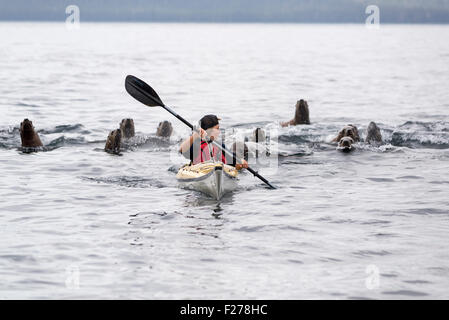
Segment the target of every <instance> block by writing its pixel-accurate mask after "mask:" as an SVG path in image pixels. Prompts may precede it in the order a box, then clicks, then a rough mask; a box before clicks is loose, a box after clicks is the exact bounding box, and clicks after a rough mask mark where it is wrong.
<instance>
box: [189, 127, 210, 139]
mask: <svg viewBox="0 0 449 320" xmlns="http://www.w3.org/2000/svg"><path fill="white" fill-rule="evenodd" d="M192 137H193V139H194V140H195V139H198V138H201V140H204V139H206V137H207V132H206V130H203V129H202V128H198V131H195V132H194V133H193V135H192Z"/></svg>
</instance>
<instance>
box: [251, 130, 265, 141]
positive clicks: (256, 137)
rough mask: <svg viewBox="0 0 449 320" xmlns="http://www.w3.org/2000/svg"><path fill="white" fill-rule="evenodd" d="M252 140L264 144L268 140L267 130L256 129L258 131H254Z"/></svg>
mask: <svg viewBox="0 0 449 320" xmlns="http://www.w3.org/2000/svg"><path fill="white" fill-rule="evenodd" d="M252 140H253V141H255V142H257V143H263V142H265V140H266V135H265V130H263V129H262V128H256V130H254V131H253V136H252Z"/></svg>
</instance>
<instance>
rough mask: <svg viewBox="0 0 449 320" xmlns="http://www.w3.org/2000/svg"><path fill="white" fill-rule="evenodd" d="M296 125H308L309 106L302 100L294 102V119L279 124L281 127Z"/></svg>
mask: <svg viewBox="0 0 449 320" xmlns="http://www.w3.org/2000/svg"><path fill="white" fill-rule="evenodd" d="M298 124H310V119H309V105H308V104H307V101H305V100H303V99H301V100H299V101H297V102H296V106H295V117H294V118H293V119H292V120H290V121H287V122H281V126H282V127H288V126H296V125H298Z"/></svg>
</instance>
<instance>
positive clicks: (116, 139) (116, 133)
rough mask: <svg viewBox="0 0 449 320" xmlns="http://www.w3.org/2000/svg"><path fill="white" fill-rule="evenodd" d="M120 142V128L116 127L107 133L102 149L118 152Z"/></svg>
mask: <svg viewBox="0 0 449 320" xmlns="http://www.w3.org/2000/svg"><path fill="white" fill-rule="evenodd" d="M121 143H122V130H121V129H116V130H113V131H111V132H110V133H109V135H108V139H107V140H106V146H105V147H104V149H105V150H106V151H109V152H113V153H119V152H120V146H121Z"/></svg>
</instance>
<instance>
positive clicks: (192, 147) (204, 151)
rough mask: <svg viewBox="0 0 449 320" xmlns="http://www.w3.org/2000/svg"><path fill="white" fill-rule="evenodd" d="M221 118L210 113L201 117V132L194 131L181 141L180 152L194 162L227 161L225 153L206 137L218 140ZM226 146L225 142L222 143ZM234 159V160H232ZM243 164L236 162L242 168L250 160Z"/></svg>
mask: <svg viewBox="0 0 449 320" xmlns="http://www.w3.org/2000/svg"><path fill="white" fill-rule="evenodd" d="M218 120H220V118H217V116H215V115H212V114H209V115H206V116H204V117H202V118H201V120H200V126H201V128H199V132H196V131H195V132H194V133H193V134H192V135H191V136H190V137H189V138H188V139H186V140H185V141H184V142H182V143H181V147H180V149H179V152H181V153H182V154H183V156H184V157H186V158H187V159H190V161H191V162H192V164H198V163H201V162H205V161H209V160H212V158H213V159H214V160H215V161H221V162H223V163H227V160H226V156H225V153H224V152H222V151H221V150H220V148H218V147H216V146H215V145H213V144H212V143H210V144H209V143H207V141H206V137H208V138H209V139H211V140H217V139H218V137H219V136H220V124H219V123H218ZM222 145H223V147H224V144H222ZM231 161H232V160H231ZM241 162H242V164H238V163H236V164H235V168H236V169H237V170H240V169H242V168H248V162H246V161H245V160H243V159H242V160H241Z"/></svg>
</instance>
